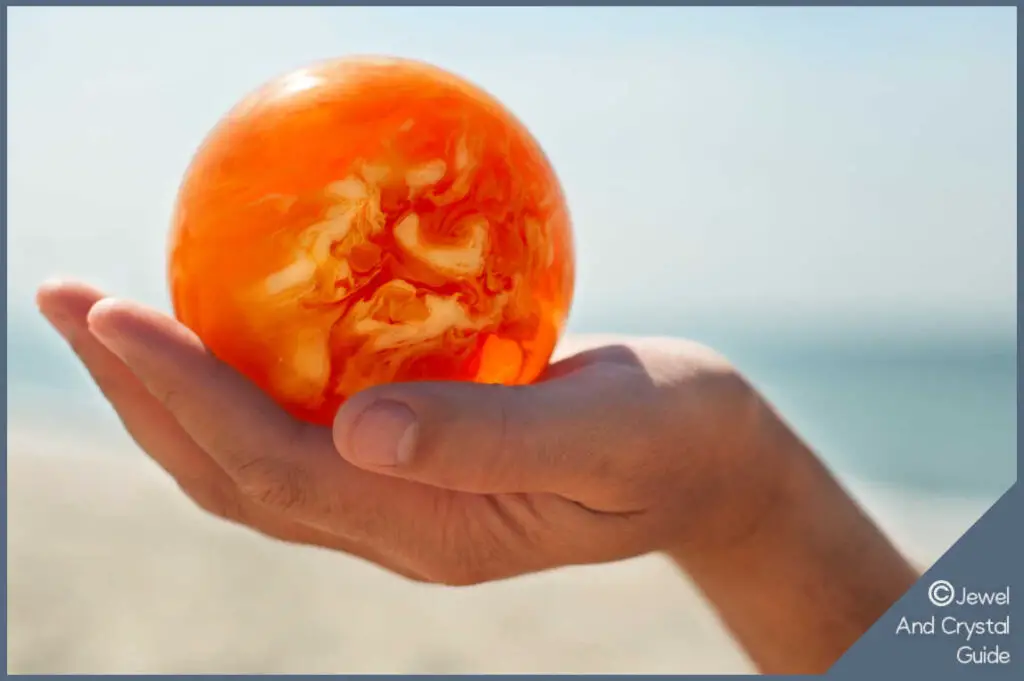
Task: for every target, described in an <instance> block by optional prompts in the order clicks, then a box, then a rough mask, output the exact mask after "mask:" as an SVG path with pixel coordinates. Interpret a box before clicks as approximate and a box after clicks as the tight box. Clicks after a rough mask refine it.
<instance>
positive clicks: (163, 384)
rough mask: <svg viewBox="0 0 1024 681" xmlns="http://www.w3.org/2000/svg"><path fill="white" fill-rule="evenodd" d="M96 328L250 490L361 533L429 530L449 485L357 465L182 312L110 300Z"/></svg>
mask: <svg viewBox="0 0 1024 681" xmlns="http://www.w3.org/2000/svg"><path fill="white" fill-rule="evenodd" d="M89 327H90V329H91V330H92V332H93V334H94V335H95V336H96V337H97V338H98V339H99V340H100V341H101V342H103V344H104V345H106V346H107V347H108V348H110V350H111V351H112V352H114V354H116V355H118V356H119V357H120V358H121V359H122V360H123V361H124V362H125V364H127V365H128V366H129V367H130V368H131V369H132V371H133V372H134V373H135V374H136V375H137V376H138V377H139V379H140V380H141V381H142V382H143V383H144V384H145V385H146V387H147V388H148V389H149V391H150V392H151V393H152V394H153V395H154V396H156V398H157V399H158V400H160V401H161V402H162V403H163V404H164V405H165V407H166V408H167V409H168V411H170V412H171V413H172V414H173V415H174V417H175V419H177V421H178V422H179V423H180V424H181V426H182V428H183V429H184V430H185V431H187V432H188V433H189V434H190V435H191V436H192V438H193V439H194V440H195V442H196V443H197V444H198V445H199V446H200V447H202V448H203V449H204V450H205V451H206V452H207V453H208V454H209V455H210V456H211V457H212V458H213V459H215V460H216V461H217V462H218V464H220V466H221V467H222V468H223V469H224V471H226V472H227V474H228V475H229V476H231V477H232V478H233V479H234V480H235V482H236V484H237V485H238V487H239V489H240V490H242V492H243V493H244V494H246V495H247V496H249V497H251V498H253V499H256V500H258V501H260V502H261V503H263V504H267V505H270V506H273V507H275V508H277V509H278V510H280V511H283V512H285V513H287V514H289V515H291V516H292V517H294V518H296V519H298V520H300V521H302V522H305V523H307V524H310V525H313V526H318V527H323V528H325V529H329V530H330V531H333V532H337V533H339V534H344V535H346V536H350V537H353V538H357V537H358V538H368V539H369V538H372V539H375V540H380V539H385V540H386V539H387V538H389V537H392V538H393V539H394V541H395V542H402V543H405V542H407V541H413V540H415V541H417V542H419V541H422V540H423V538H424V537H426V536H428V535H429V531H428V530H429V528H428V527H421V526H422V525H431V523H429V515H430V510H431V508H433V507H436V504H435V503H434V502H435V501H436V499H435V497H436V495H437V494H441V493H442V491H441V490H437V489H435V488H431V487H427V486H424V485H421V484H418V483H412V482H408V481H405V480H400V479H394V478H388V477H385V476H380V475H376V474H373V473H368V472H366V471H362V470H360V469H358V468H356V467H354V466H352V465H351V464H349V463H348V462H346V461H345V460H344V459H342V458H341V457H340V456H339V455H338V453H337V451H336V450H335V448H334V445H333V441H332V437H331V433H330V431H329V430H328V429H326V428H320V427H317V426H313V425H309V424H305V423H302V422H300V421H298V420H296V419H293V418H292V417H291V416H289V415H288V414H287V413H286V412H285V411H284V410H282V409H281V408H280V407H279V406H278V405H277V404H276V403H275V402H274V401H273V400H272V399H271V398H270V397H269V396H267V395H266V394H265V393H263V392H262V391H260V390H259V389H258V388H257V387H256V386H255V385H253V384H252V383H250V382H249V381H248V380H247V379H245V378H244V377H243V376H242V375H241V374H239V373H237V372H236V371H234V370H233V369H232V368H231V367H229V366H228V365H226V364H224V363H223V362H221V361H220V360H218V359H217V358H215V357H214V356H213V355H212V354H211V353H210V352H208V351H207V349H206V348H205V347H204V346H203V344H202V342H201V341H200V339H199V338H198V337H197V336H196V335H195V334H194V333H192V332H191V331H190V330H189V329H187V328H186V327H184V326H183V325H181V324H179V323H177V322H176V321H175V320H173V319H171V318H169V317H167V316H165V315H163V314H160V313H159V312H156V311H154V310H150V309H148V308H145V307H143V306H141V305H138V304H135V303H130V302H125V301H118V300H111V299H108V300H104V301H101V302H99V303H97V304H96V305H95V306H94V307H93V308H92V310H91V312H90V313H89Z"/></svg>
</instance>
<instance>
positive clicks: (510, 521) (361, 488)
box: [38, 283, 785, 585]
mask: <svg viewBox="0 0 1024 681" xmlns="http://www.w3.org/2000/svg"><path fill="white" fill-rule="evenodd" d="M38 303H39V307H40V309H41V311H42V312H43V314H44V315H45V316H46V317H47V319H49V320H50V322H51V323H52V324H53V325H54V326H55V327H56V329H57V330H58V331H59V332H60V333H61V335H63V336H64V338H66V339H67V341H68V342H69V343H70V345H71V346H72V348H73V349H74V350H75V352H76V353H77V354H78V356H79V357H80V358H81V360H82V362H83V363H84V364H85V366H86V367H87V368H88V369H89V371H90V373H91V374H92V376H93V378H94V379H95V381H96V383H97V384H98V386H99V387H100V389H101V390H102V391H103V393H104V395H105V396H106V397H107V399H108V400H109V401H110V403H111V404H112V405H113V407H114V408H115V410H116V411H117V413H118V414H119V416H120V418H121V419H122V421H123V423H124V425H125V428H126V430H127V431H128V432H129V433H130V434H131V436H132V437H133V438H134V439H135V441H136V442H137V443H138V444H139V446H140V447H141V448H142V449H143V450H144V451H146V452H147V453H148V454H149V455H150V456H151V457H152V458H153V459H154V460H155V461H156V462H157V463H158V464H160V465H161V466H162V467H163V468H164V469H165V470H166V471H167V472H168V473H169V474H170V475H171V476H173V478H174V479H175V480H176V481H177V482H178V484H179V485H180V486H181V488H182V489H183V490H184V491H185V493H186V494H187V495H188V496H189V497H191V498H192V500H193V501H195V502H196V503H197V504H198V505H199V506H201V507H202V508H204V509H205V510H207V511H209V512H211V513H213V514H214V515H217V516H219V517H222V518H225V519H228V520H231V521H234V522H236V523H240V524H242V525H245V526H248V527H250V528H252V529H255V530H257V531H259V532H261V533H263V534H266V535H269V536H271V537H275V538H278V539H282V540H285V541H290V542H297V543H305V544H313V545H319V546H323V547H327V548H331V549H337V550H341V551H344V552H347V553H350V554H353V555H356V556H359V557H361V558H364V559H367V560H370V561H373V562H374V563H377V564H379V565H381V566H383V567H385V568H387V569H389V570H392V571H394V572H397V573H400V574H402V575H405V576H407V577H410V578H413V579H418V580H423V581H430V582H438V583H443V584H453V585H464V584H475V583H479V582H484V581H490V580H495V579H501V578H506V577H510V576H513V575H517V574H522V573H527V572H534V571H538V570H543V569H547V568H552V567H557V566H561V565H570V564H582V563H597V562H605V561H612V560H618V559H622V558H627V557H630V556H635V555H638V554H643V553H647V552H651V551H662V550H663V551H670V552H676V553H678V552H680V551H682V552H683V553H687V552H689V551H691V550H692V551H697V550H703V549H704V548H705V547H709V546H712V545H715V546H725V545H728V544H729V543H731V542H734V541H737V540H738V539H739V538H740V537H743V536H746V535H748V534H749V533H750V532H751V531H752V529H753V528H754V527H755V525H756V523H757V522H758V521H759V520H760V519H762V518H764V517H765V515H766V510H767V509H768V507H769V506H770V505H771V504H772V503H773V502H774V499H775V496H776V492H777V488H778V484H777V481H780V480H781V479H782V477H781V472H782V471H784V470H785V466H784V465H783V462H782V461H781V460H780V458H779V457H776V456H774V453H775V451H774V449H773V448H772V447H770V446H765V445H766V443H768V442H769V441H770V439H771V438H772V437H773V435H772V433H773V432H775V431H777V430H778V428H777V419H775V417H774V416H773V415H772V414H771V411H770V409H768V408H767V407H766V405H765V404H764V402H763V401H762V400H760V399H759V398H758V396H757V395H756V393H755V392H754V391H753V390H752V389H751V388H750V387H749V385H748V384H747V383H746V382H745V381H744V380H743V379H742V378H741V377H740V376H739V374H738V373H737V372H736V371H735V370H734V369H733V368H732V367H731V366H730V365H729V364H728V363H727V362H726V361H725V360H724V359H722V358H721V357H719V356H718V355H716V354H715V353H713V352H711V351H709V350H707V349H705V348H702V347H700V346H698V345H695V344H692V343H687V342H684V341H677V340H668V339H644V340H629V341H623V342H621V343H615V344H613V345H606V346H604V347H598V348H594V349H590V350H586V351H584V352H581V353H579V354H577V355H575V356H572V357H570V358H568V359H565V360H562V361H559V362H557V363H555V364H553V365H552V366H551V367H550V369H549V371H548V372H547V374H546V375H545V376H544V377H543V380H542V381H541V382H538V383H536V384H534V385H531V386H525V387H517V388H508V387H500V386H489V385H477V384H470V383H407V384H394V385H384V386H378V387H375V388H372V389H369V390H366V391H364V392H363V393H361V394H358V395H356V396H355V397H353V398H352V399H351V400H349V401H348V402H347V403H346V404H345V405H344V406H343V407H342V408H341V410H340V411H339V413H338V416H337V419H336V421H335V424H334V427H333V429H328V428H321V427H316V426H312V425H308V424H304V423H300V422H298V421H295V420H294V419H292V418H291V417H289V416H288V415H287V414H285V412H284V411H282V410H281V409H280V408H279V407H278V406H277V405H276V404H274V403H273V402H272V401H271V400H270V399H269V398H268V397H267V396H265V395H264V394H263V393H261V392H260V391H258V390H257V389H256V388H255V387H254V386H253V385H251V384H250V383H249V382H248V381H246V380H245V379H244V378H242V377H241V376H240V375H239V374H237V373H236V372H234V371H233V370H231V369H230V368H229V367H227V366H226V365H225V364H223V363H221V362H219V361H218V360H217V359H216V358H214V357H213V356H212V355H211V354H209V353H208V352H207V351H206V350H205V349H204V348H203V346H202V344H201V342H200V341H199V339H198V338H197V337H196V336H195V335H194V334H192V333H191V332H190V331H189V330H187V329H186V328H185V327H183V326H182V325H180V324H178V323H177V322H176V321H174V320H173V319H171V318H169V317H167V316H164V315H162V314H160V313H158V312H155V311H153V310H149V309H146V308H143V307H141V306H139V305H136V304H133V303H129V302H121V301H114V300H109V299H104V297H103V295H102V294H101V293H99V292H98V291H95V290H93V289H90V288H88V287H86V286H83V285H79V284H73V283H65V284H52V285H47V286H44V287H43V288H42V289H41V290H40V292H39V296H38Z"/></svg>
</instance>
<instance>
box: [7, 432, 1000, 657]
mask: <svg viewBox="0 0 1024 681" xmlns="http://www.w3.org/2000/svg"><path fill="white" fill-rule="evenodd" d="M8 452H9V457H8V475H9V478H8V480H9V506H8V510H9V535H8V622H9V628H8V671H9V672H10V673H61V672H76V673H118V672H136V673H190V672H191V673H196V672H222V673H233V672H281V673H285V672H291V673H302V672H309V673H318V672H352V673H357V672H364V673H388V672H392V673H409V672H421V673H446V672H450V673H458V672H467V673H474V672H475V673H481V672H495V673H515V672H523V673H528V672H566V673H626V672H632V673H734V672H746V671H749V670H750V666H749V663H748V662H747V660H746V659H745V658H744V656H743V654H742V653H741V651H739V650H738V649H737V647H736V646H735V645H734V644H733V642H732V641H731V640H730V638H729V636H728V635H727V633H726V632H725V631H724V630H723V629H722V627H721V626H720V625H719V624H718V622H717V620H716V618H715V617H714V615H713V613H712V612H711V611H710V610H709V609H708V607H707V606H706V605H705V604H704V602H703V601H702V599H701V597H700V596H699V594H698V593H697V592H696V591H695V590H694V588H693V587H692V586H691V585H690V584H688V583H687V582H686V581H685V580H684V579H681V578H680V576H679V574H678V573H677V572H676V571H675V569H674V568H673V567H672V566H671V565H669V564H668V563H667V562H665V561H663V560H661V559H660V558H658V557H648V558H642V559H637V560H633V561H627V562H623V563H620V564H615V565H607V566H599V567H588V568H573V569H565V570H559V571H555V572H551V573H548V574H543V575H536V576H531V577H526V578H520V579H515V580H511V581H508V582H504V583H499V584H492V585H484V586H479V587H474V588H471V589H448V588H441V587H432V586H424V585H419V584H413V583H410V582H407V581H405V580H404V579H402V578H399V577H395V576H392V575H390V574H388V573H385V572H383V571H381V570H379V569H377V568H375V567H373V566H371V565H368V564H366V563H363V562H361V561H358V560H354V559H351V558H349V557H346V556H342V555H336V554H331V553H328V552H326V551H320V550H315V549H306V548H296V547H292V546H286V545H283V544H279V543H276V542H273V541H270V540H267V539H264V538H262V537H260V536H257V535H255V534H253V533H250V532H248V531H246V530H244V529H240V528H236V527H233V526H229V525H227V524H225V523H221V522H219V521H216V520H214V519H211V518H209V517H207V516H205V515H204V514H203V513H202V512H200V511H198V510H196V509H195V508H193V507H192V506H191V505H190V504H189V503H188V502H187V501H186V500H185V499H184V498H183V497H182V495H180V493H178V490H177V488H176V487H175V486H174V484H173V483H172V482H170V481H169V480H168V479H165V477H164V476H163V474H162V473H161V472H160V471H159V470H158V469H157V468H156V466H155V465H153V464H152V463H151V462H149V461H148V460H147V459H145V457H144V456H143V455H142V454H141V453H140V452H138V451H137V450H135V449H134V447H132V446H131V445H130V444H129V443H128V442H127V440H126V439H122V438H115V439H113V440H110V441H103V443H102V444H101V443H100V442H99V441H98V439H97V442H93V443H91V444H88V443H86V441H84V440H81V439H78V440H77V441H75V442H74V443H73V438H71V437H70V436H68V437H64V438H63V439H61V437H59V436H57V435H49V434H43V433H39V432H30V431H26V430H23V429H22V430H19V429H18V427H17V426H16V425H15V426H13V427H12V430H11V431H10V432H9V435H8ZM861 496H862V498H864V499H865V503H866V504H868V507H869V508H871V509H872V512H873V513H874V514H875V515H876V516H878V517H879V519H880V521H881V522H882V523H883V526H884V527H886V529H887V530H888V531H889V532H890V533H891V534H892V535H893V536H894V537H895V538H896V539H897V540H898V541H900V542H901V543H903V545H904V546H906V547H907V550H908V551H909V552H910V553H911V555H912V556H913V557H914V559H915V560H917V561H918V562H920V563H921V564H924V565H927V564H930V563H931V562H932V561H934V560H935V559H936V558H937V557H938V556H939V555H940V554H941V553H942V551H943V550H944V549H945V548H946V547H947V546H948V545H949V543H951V542H952V541H954V540H955V538H956V537H957V536H959V534H961V533H962V532H963V530H964V529H966V528H967V527H968V526H969V525H970V524H971V523H972V522H973V521H974V520H975V519H976V518H977V516H978V514H979V513H980V512H982V511H983V510H984V507H985V505H986V504H983V503H979V502H958V503H954V502H953V501H951V500H950V501H948V502H946V503H942V504H939V505H936V504H935V503H925V502H924V501H920V500H919V501H917V502H911V501H908V500H907V499H904V500H903V501H901V502H899V503H896V502H894V500H893V499H894V497H893V495H892V494H891V493H889V494H888V497H887V494H886V493H884V492H882V491H880V490H874V492H872V493H871V494H867V495H865V494H863V493H862V494H861Z"/></svg>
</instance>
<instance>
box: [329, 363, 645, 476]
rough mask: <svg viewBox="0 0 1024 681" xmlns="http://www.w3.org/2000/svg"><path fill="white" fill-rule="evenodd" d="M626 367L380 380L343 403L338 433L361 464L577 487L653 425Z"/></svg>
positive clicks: (606, 469)
mask: <svg viewBox="0 0 1024 681" xmlns="http://www.w3.org/2000/svg"><path fill="white" fill-rule="evenodd" d="M619 369H620V368H616V367H612V366H610V365H604V366H602V367H597V366H595V367H585V368H584V369H582V370H579V371H575V372H572V373H571V374H569V375H566V376H562V377H560V378H555V379H552V380H548V381H544V382H542V383H537V384H534V385H530V386H522V387H505V386H497V385H484V384H476V383H462V382H436V383H431V382H417V383H401V384H391V385H383V386H377V387H374V388H370V389H368V390H365V391H363V392H361V393H359V394H357V395H355V396H353V397H352V398H351V399H350V400H348V401H347V402H346V403H345V404H344V405H343V406H342V408H341V409H340V410H339V411H338V414H337V417H336V419H335V422H334V431H333V432H334V443H335V446H336V447H337V449H338V451H339V452H340V453H341V455H342V456H343V457H344V458H345V459H347V460H348V461H349V462H351V463H352V464H354V465H356V466H358V467H360V468H364V469H367V470H372V471H374V472H378V473H381V474H385V475H392V476H397V477H401V478H405V479H408V480H415V481H418V482H422V483H426V484H430V485H433V486H436V487H441V488H446V489H452V490H459V491H464V492H473V493H480V494H499V493H516V492H548V493H555V494H564V495H568V496H573V495H576V494H578V493H579V492H581V491H583V490H584V489H593V487H594V484H595V482H599V480H600V479H601V478H605V479H607V478H609V477H612V476H614V475H615V474H616V469H617V467H618V466H617V462H618V461H620V460H621V459H622V455H623V454H627V455H630V458H632V455H639V454H640V453H641V451H642V450H641V449H640V448H641V447H642V446H643V442H642V440H643V439H645V437H647V436H646V435H645V431H646V432H647V433H650V432H651V431H650V430H649V429H648V428H647V427H646V424H644V422H643V421H644V420H645V415H644V411H645V410H644V409H643V402H644V401H645V400H643V398H642V396H641V397H640V399H638V388H639V389H640V390H639V392H642V386H637V385H636V379H635V375H636V373H637V372H635V371H633V372H630V371H628V370H626V371H621V370H619ZM627 374H632V375H633V376H632V377H629V378H627ZM646 418H649V417H646ZM634 463H635V461H634Z"/></svg>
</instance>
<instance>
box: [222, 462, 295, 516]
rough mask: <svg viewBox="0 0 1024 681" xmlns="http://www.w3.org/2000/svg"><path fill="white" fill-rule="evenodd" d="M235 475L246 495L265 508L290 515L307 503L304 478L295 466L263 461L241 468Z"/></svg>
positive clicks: (247, 464)
mask: <svg viewBox="0 0 1024 681" xmlns="http://www.w3.org/2000/svg"><path fill="white" fill-rule="evenodd" d="M235 475H236V479H237V482H238V487H239V489H240V490H241V492H242V494H244V495H245V496H247V497H249V498H251V499H253V500H254V501H256V502H258V503H260V504H262V505H264V506H270V507H273V508H276V509H279V510H282V511H290V510H293V509H295V508H297V507H299V506H302V505H303V504H304V503H305V500H306V492H305V485H304V482H303V477H304V476H303V475H302V474H301V472H300V471H299V470H298V468H296V467H294V466H291V465H287V464H284V463H281V462H280V461H276V460H274V459H270V458H266V457H259V458H255V459H251V460H250V461H248V462H247V463H244V464H242V465H240V466H239V467H238V468H237V469H236V471H235Z"/></svg>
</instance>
